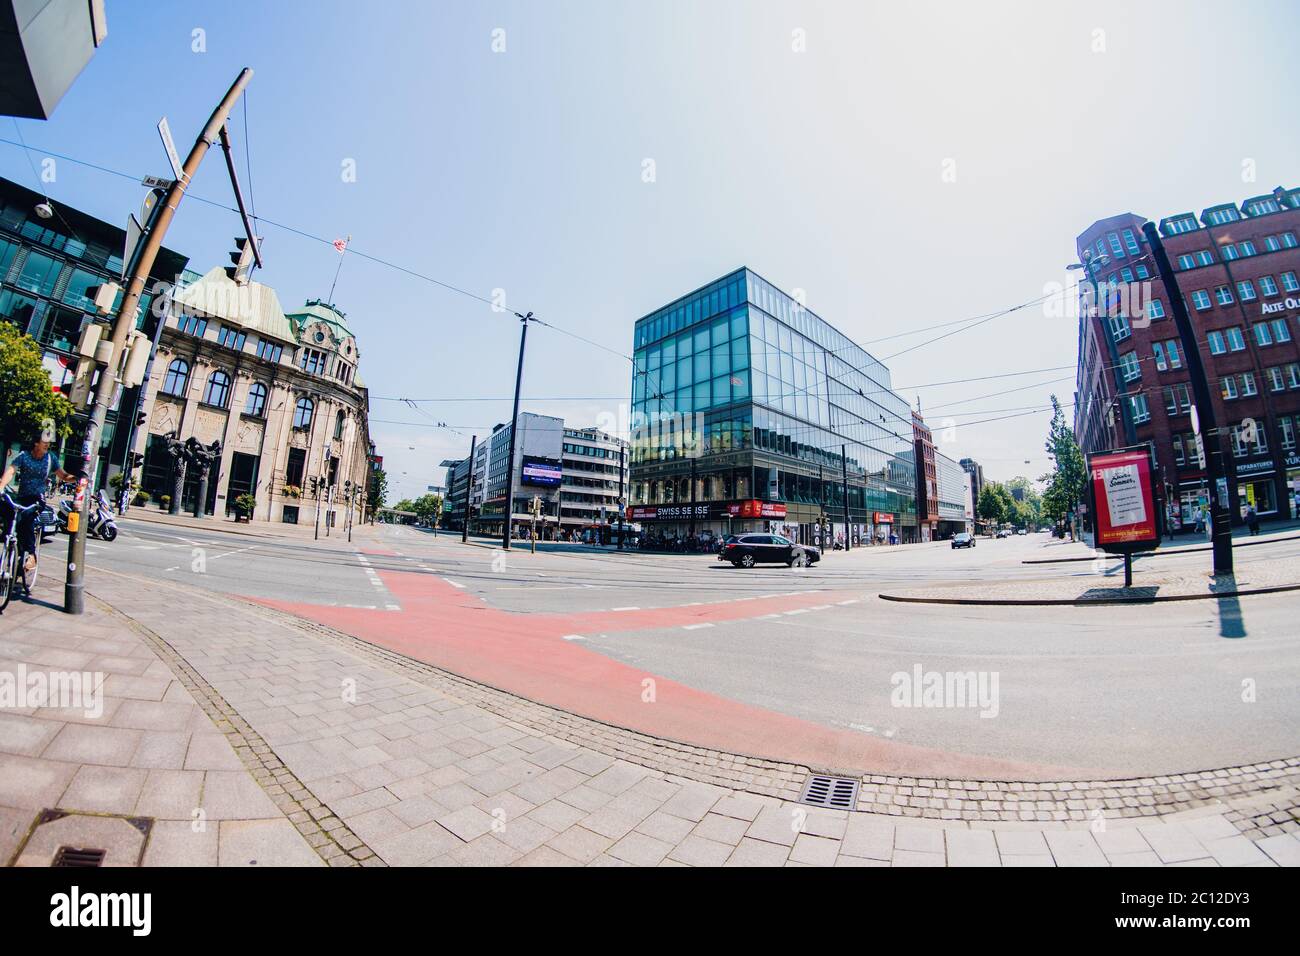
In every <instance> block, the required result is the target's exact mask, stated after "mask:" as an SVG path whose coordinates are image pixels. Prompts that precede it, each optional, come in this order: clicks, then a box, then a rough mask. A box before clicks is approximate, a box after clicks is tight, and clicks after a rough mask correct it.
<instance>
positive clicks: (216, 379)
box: [203, 369, 230, 408]
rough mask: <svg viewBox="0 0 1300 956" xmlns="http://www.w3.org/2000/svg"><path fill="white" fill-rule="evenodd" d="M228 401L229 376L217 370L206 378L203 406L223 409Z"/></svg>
mask: <svg viewBox="0 0 1300 956" xmlns="http://www.w3.org/2000/svg"><path fill="white" fill-rule="evenodd" d="M229 400H230V376H229V375H227V374H226V373H225V372H223V371H221V369H217V370H216V371H215V372H213V373H212V374H211V375H209V376H208V384H207V385H206V386H205V387H204V389H203V404H205V405H215V406H216V407H217V408H225V407H226V403H227V402H228V401H229Z"/></svg>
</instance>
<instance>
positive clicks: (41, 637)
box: [0, 602, 325, 866]
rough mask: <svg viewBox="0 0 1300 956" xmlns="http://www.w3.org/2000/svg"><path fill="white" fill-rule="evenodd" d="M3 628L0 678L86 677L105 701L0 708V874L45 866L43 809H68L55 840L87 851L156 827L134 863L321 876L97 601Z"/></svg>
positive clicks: (217, 735)
mask: <svg viewBox="0 0 1300 956" xmlns="http://www.w3.org/2000/svg"><path fill="white" fill-rule="evenodd" d="M0 622H2V623H3V626H4V633H5V637H4V638H3V643H2V644H0V679H7V680H10V681H13V682H15V684H14V686H15V687H16V684H17V681H18V680H19V678H20V677H23V678H27V679H29V678H30V676H31V675H32V674H33V673H37V672H39V673H41V674H42V675H43V676H45V677H47V678H48V677H51V676H54V677H59V678H60V679H61V680H63V681H65V682H67V683H65V686H71V683H70V682H71V681H74V680H81V679H83V678H84V682H83V683H81V684H80V686H81V687H83V688H87V689H93V690H94V691H96V692H98V694H99V697H98V701H97V702H96V701H95V700H94V695H89V696H83V697H81V698H80V699H77V700H75V701H65V702H63V703H64V704H66V706H53V705H54V704H56V703H59V701H54V700H45V701H42V702H40V705H30V703H29V706H24V707H13V708H10V707H7V706H6V707H2V708H0V864H4V863H10V862H15V861H17V860H18V859H19V858H20V857H23V856H25V857H26V859H27V860H31V859H33V858H34V856H39V857H40V858H41V859H42V860H45V859H46V858H48V856H49V852H47V851H48V850H50V849H51V848H49V847H44V843H45V842H48V839H49V838H50V836H49V835H47V833H46V831H45V827H47V826H50V824H46V825H45V826H42V827H40V828H39V829H38V827H37V822H38V818H39V817H40V815H41V813H42V811H45V810H62V811H67V812H68V814H69V815H67V816H64V817H62V819H60V820H59V821H58V827H59V829H58V830H57V831H49V832H50V834H53V835H55V836H57V838H58V842H60V843H76V845H83V846H99V845H100V842H102V841H103V840H104V839H105V836H104V834H103V833H101V832H100V830H102V829H103V824H104V822H105V821H109V820H112V819H113V818H139V817H144V818H147V821H148V823H149V824H150V829H149V835H148V839H147V840H146V841H144V843H143V856H142V857H140V858H139V859H132V860H131V861H130V862H128V863H127V864H126V865H135V864H136V863H137V862H140V863H142V864H143V865H145V866H158V865H161V866H215V865H218V864H220V865H232V866H250V865H259V866H267V865H271V866H276V865H294V866H299V865H323V864H324V862H325V861H324V859H323V858H322V857H321V855H320V854H319V853H317V852H316V851H315V850H314V849H312V847H311V845H310V844H309V843H308V842H307V841H306V840H305V839H304V838H303V837H302V835H300V834H299V833H298V832H297V830H295V828H294V826H293V825H292V824H291V823H290V822H289V820H288V819H287V817H286V815H285V813H284V811H282V810H281V809H280V808H279V807H277V806H276V804H275V803H274V802H273V801H272V800H271V799H270V798H269V797H268V795H267V793H266V792H265V791H264V790H263V788H262V787H261V786H260V785H259V784H258V782H257V781H256V780H255V778H254V775H253V774H252V773H251V772H250V770H249V768H248V767H246V766H245V764H244V763H243V762H242V761H241V760H240V757H239V756H238V754H237V753H236V750H235V749H234V747H233V746H232V743H231V741H230V739H229V738H228V737H227V735H226V734H224V733H223V732H222V730H221V728H220V727H219V726H218V725H217V724H215V723H214V722H213V720H212V719H210V718H209V716H208V715H207V714H206V713H205V712H204V710H203V708H202V707H201V706H200V703H199V702H198V700H196V698H195V696H194V695H193V694H192V693H191V690H192V688H191V687H190V686H189V685H188V684H187V683H186V682H185V681H184V680H183V678H182V676H181V675H178V674H176V673H174V672H173V671H172V669H171V668H170V667H169V666H168V664H167V663H166V662H165V661H164V660H163V659H162V658H161V657H160V656H159V655H158V654H157V653H156V652H155V650H154V648H153V647H151V646H150V645H149V643H148V641H147V640H145V639H144V638H142V637H141V636H140V635H139V634H137V633H136V632H134V631H132V629H131V628H130V627H128V626H127V624H126V622H125V620H124V619H123V618H121V617H119V616H116V615H114V614H112V613H110V612H108V611H106V610H104V609H103V608H101V607H100V606H98V605H97V604H95V603H93V602H92V603H91V604H90V606H89V607H87V609H86V613H85V614H84V615H82V616H79V617H69V616H67V615H64V614H62V613H61V612H59V611H52V610H50V609H48V608H44V607H41V606H39V605H36V604H22V603H14V604H11V605H10V606H9V607H8V608H7V609H6V610H5V612H4V616H3V618H0ZM24 683H25V684H26V686H27V687H29V688H30V687H31V686H32V685H31V684H30V683H26V681H24ZM28 700H29V702H30V698H28ZM131 832H137V831H135V830H132V831H131ZM33 841H35V842H33ZM97 841H98V842H97ZM24 846H26V850H24V849H23V848H24ZM38 846H39V847H42V851H41V853H39V854H37V853H36V852H35V851H36V848H37V847H38ZM53 849H57V847H53ZM136 856H138V854H137V855H136ZM40 865H48V864H47V863H45V862H42V863H41V864H40Z"/></svg>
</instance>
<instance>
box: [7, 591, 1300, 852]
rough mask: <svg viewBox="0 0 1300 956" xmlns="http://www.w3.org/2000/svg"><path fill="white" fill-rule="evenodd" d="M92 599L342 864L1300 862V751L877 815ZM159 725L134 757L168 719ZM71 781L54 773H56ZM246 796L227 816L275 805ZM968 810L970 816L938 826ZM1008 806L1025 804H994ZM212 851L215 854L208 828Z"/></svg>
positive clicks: (242, 618) (313, 646)
mask: <svg viewBox="0 0 1300 956" xmlns="http://www.w3.org/2000/svg"><path fill="white" fill-rule="evenodd" d="M94 593H95V595H96V596H97V597H98V598H100V599H103V600H105V601H108V602H110V603H111V604H112V605H113V606H115V607H116V608H118V609H119V613H120V614H122V615H123V616H124V617H123V618H122V619H121V621H120V622H119V624H118V626H119V628H124V627H125V628H128V629H129V630H130V631H131V633H135V634H140V635H144V637H145V640H146V641H147V642H148V643H149V644H150V646H151V647H156V648H158V656H159V657H160V659H161V660H163V661H165V662H166V665H167V666H168V667H170V668H172V669H173V670H174V671H175V672H176V673H178V674H181V675H184V677H185V682H184V683H185V687H186V689H187V690H190V692H191V693H193V694H194V695H195V699H196V700H199V701H201V702H206V704H207V705H208V706H209V707H211V708H212V709H211V711H210V712H211V713H213V714H214V717H215V722H212V721H209V722H210V723H212V724H213V727H214V728H215V730H216V731H217V732H219V733H221V734H223V735H224V736H225V737H226V738H227V739H229V740H234V741H236V744H235V746H234V747H233V750H234V752H235V753H236V755H237V756H238V757H239V758H240V759H241V760H243V761H244V762H245V763H246V764H247V765H249V766H253V767H254V768H256V769H254V771H253V773H252V775H251V776H252V779H254V780H256V781H257V783H258V784H259V785H260V787H261V788H262V789H263V790H264V791H265V792H266V795H268V796H269V797H270V798H271V801H272V803H273V804H274V805H276V806H278V807H280V808H281V810H282V811H285V812H286V816H287V822H288V823H289V824H291V825H292V826H293V827H294V828H296V831H297V833H298V834H299V835H300V836H302V837H303V838H304V839H305V840H306V842H307V843H308V844H309V845H310V846H312V847H313V848H314V849H315V854H316V858H317V859H318V860H323V861H325V862H329V863H332V864H337V862H338V861H339V859H340V856H342V857H343V858H345V859H347V860H349V861H351V862H357V861H358V860H357V857H358V856H360V857H362V858H363V860H364V863H365V864H366V865H374V864H383V863H387V864H392V865H496V866H501V865H520V866H531V865H597V866H620V865H642V866H649V865H657V866H667V865H696V866H719V865H725V866H782V865H821V866H828V865H838V866H853V865H868V866H869V865H893V866H942V865H968V866H969V865H974V866H993V865H1003V866H1020V865H1049V866H1051V865H1084V866H1104V865H1185V864H1195V865H1209V866H1218V865H1242V864H1245V863H1248V862H1254V863H1260V862H1262V863H1265V864H1266V865H1295V864H1296V860H1297V850H1296V849H1295V848H1296V847H1300V834H1298V833H1297V829H1300V809H1297V788H1296V783H1297V782H1298V781H1297V776H1298V775H1300V766H1298V763H1300V761H1297V760H1295V759H1292V760H1279V761H1275V762H1272V763H1269V764H1262V765H1256V766H1252V767H1246V768H1226V769H1223V770H1214V771H1205V772H1203V773H1197V774H1184V775H1175V776H1171V777H1163V778H1153V779H1150V780H1134V781H1079V782H1071V783H1039V784H1029V783H996V784H993V783H988V782H983V781H941V780H926V779H908V778H899V777H889V776H874V775H867V776H865V777H864V778H863V792H862V796H861V799H860V803H859V808H858V809H856V810H854V811H853V812H845V811H838V812H836V811H825V810H821V809H818V808H810V807H807V806H804V805H801V804H798V803H796V802H794V801H793V799H791V795H792V794H793V795H795V796H797V793H798V791H799V788H800V787H801V785H802V781H803V779H804V777H805V776H806V775H807V773H808V769H809V768H802V767H795V766H792V765H787V764H781V763H779V762H774V761H765V760H762V759H760V758H756V757H747V756H743V755H736V754H721V753H718V752H712V751H707V750H705V749H703V748H696V747H691V746H689V745H685V744H680V743H675V742H672V741H659V740H654V739H653V738H648V737H645V736H644V735H640V734H635V733H631V732H628V731H624V730H620V729H619V728H613V727H609V726H606V725H601V724H598V723H596V722H593V721H589V720H585V719H582V718H577V717H574V716H573V715H569V714H564V713H562V712H558V711H553V710H551V709H549V708H544V707H541V706H540V705H537V704H534V703H531V702H528V701H524V700H521V699H519V698H516V697H513V696H512V695H509V694H505V693H503V692H500V691H496V690H493V689H492V688H487V687H483V686H481V685H477V684H473V683H472V682H469V681H465V680H463V679H461V678H458V677H455V676H454V675H450V674H446V673H445V672H441V671H437V670H436V669H434V668H431V667H429V666H427V665H422V664H419V663H418V662H414V661H411V660H409V659H407V658H404V657H402V656H400V655H396V654H393V653H391V652H387V651H384V650H382V649H379V648H375V647H373V646H371V645H368V644H365V643H363V642H361V641H358V640H356V639H354V638H351V637H348V636H347V635H343V634H340V633H338V632H332V631H330V630H329V629H327V628H322V627H319V626H317V625H311V624H307V623H306V622H301V621H298V620H297V619H295V618H291V617H289V616H288V615H284V614H280V613H278V612H273V611H269V610H267V609H265V608H261V607H258V606H255V605H252V604H250V603H247V602H243V601H239V600H234V599H226V598H222V597H219V596H214V595H211V594H207V593H200V592H197V591H192V590H190V589H186V588H183V587H181V586H175V585H164V584H153V583H151V584H149V585H147V586H144V585H142V584H141V583H140V582H139V581H138V580H137V579H133V578H130V577H129V576H125V575H118V574H112V573H108V572H101V573H100V574H98V575H97V579H96V582H95V586H94ZM126 616H129V620H130V623H129V625H128V624H127V623H126ZM216 620H219V621H220V622H221V626H220V627H219V628H215V627H214V626H213V621H216ZM191 688H192V689H191ZM324 718H329V719H328V720H326V719H324ZM140 733H141V734H142V735H143V737H142V740H141V741H139V742H137V745H136V747H137V752H138V751H139V749H140V748H141V747H142V746H143V745H144V740H148V739H149V736H150V735H151V734H154V733H162V732H155V731H151V730H147V729H146V730H141V731H140ZM28 740H29V742H28V744H26V745H27V746H30V738H28ZM159 749H160V750H165V749H166V748H159ZM11 759H14V760H24V759H26V760H30V759H31V758H27V757H23V756H21V755H16V754H15V755H13V757H12V758H11ZM132 759H134V755H133V756H132ZM250 761H251V763H250ZM129 763H130V761H128V764H129ZM128 769H129V767H128ZM174 769H178V770H184V769H185V768H184V766H183V765H182V766H181V767H177V768H174ZM196 772H197V771H196ZM202 772H203V773H204V774H205V779H206V775H214V774H219V773H222V771H220V770H204V771H202ZM226 772H227V773H231V772H232V771H226ZM2 778H3V775H2V774H0V779H2ZM215 779H220V778H215ZM70 783H71V778H69V779H68V780H66V781H65V780H61V779H59V777H58V775H57V774H55V775H54V776H53V778H51V779H47V780H45V782H44V786H45V787H47V788H53V787H57V786H59V785H60V784H62V786H63V787H64V788H66V787H67V786H68V785H69V784H70ZM147 783H148V778H147V776H146V778H145V783H143V784H142V785H141V793H142V794H143V792H144V788H145V785H146V784H147ZM119 784H120V785H127V786H133V782H131V783H127V782H126V778H123V779H122V781H119ZM172 785H173V786H179V782H174V783H172ZM158 787H160V788H162V789H163V790H164V791H165V790H166V782H163V781H159V782H158ZM237 790H238V788H232V792H230V793H226V794H224V795H223V798H222V801H221V802H219V803H218V804H217V806H218V807H220V808H225V807H230V808H232V810H233V812H239V810H238V808H240V807H241V806H244V805H245V804H243V803H242V802H241V801H245V800H247V801H249V804H248V805H249V806H251V807H253V808H254V809H253V810H251V811H250V812H257V811H256V809H255V808H256V807H258V806H261V804H260V803H259V801H257V798H256V797H255V796H254V795H252V793H251V792H249V791H247V790H242V791H238V792H235V791H237ZM1127 791H1132V792H1133V794H1134V795H1133V796H1132V798H1131V800H1132V802H1133V804H1134V805H1133V806H1129V805H1128V803H1127V802H1126V801H1127V800H1129V799H1130V798H1129V797H1128V796H1127ZM1215 791H1217V792H1215ZM939 794H944V795H942V796H940V795H939ZM1013 795H1014V796H1013ZM1165 795H1169V799H1167V800H1164V801H1163V802H1162V801H1161V799H1160V798H1161V797H1163V796H1165ZM1139 797H1150V802H1147V803H1143V802H1141V801H1140V800H1139ZM137 799H139V798H137ZM290 799H292V800H293V801H294V803H293V809H287V807H288V804H287V801H288V800H290ZM1117 800H1118V801H1119V804H1118V805H1117V806H1112V805H1109V804H1107V802H1106V801H1112V802H1113V801H1117ZM932 801H939V803H940V804H942V805H943V809H940V807H937V806H933V805H931V802H932ZM948 801H953V802H954V803H955V804H956V809H955V810H951V811H950V812H954V813H956V814H958V815H957V816H956V817H949V818H944V817H942V816H941V814H942V812H943V811H944V810H947V809H948ZM990 801H993V802H998V803H1017V804H1019V803H1024V804H1025V805H1026V809H1024V810H1010V811H1007V810H997V811H991V810H990V811H986V810H984V809H982V805H983V804H985V803H988V802H990ZM1071 803H1074V804H1076V806H1071ZM1058 804H1059V805H1060V807H1061V809H1059V810H1053V809H1038V808H1039V806H1041V805H1046V806H1049V807H1055V806H1056V805H1058ZM1031 805H1032V806H1033V808H1034V809H1032V810H1030V809H1027V807H1028V806H1031ZM0 809H2V808H0ZM1144 809H1145V810H1149V811H1150V812H1149V813H1145V814H1144V813H1143V812H1142V811H1143V810H1144ZM1125 810H1137V811H1138V812H1137V814H1135V815H1133V816H1131V817H1126V816H1125V815H1124V811H1125ZM931 811H933V812H932V813H931ZM986 812H990V813H996V814H998V817H997V818H995V819H985V818H984V817H983V816H982V815H983V814H984V813H986ZM963 813H966V814H973V815H969V816H962V814H963ZM1004 813H1011V817H1010V818H1007V819H1004V818H1002V817H1001V814H1004ZM1025 814H1028V816H1026V815H1025ZM1040 815H1045V816H1040ZM5 819H6V818H5V817H4V816H2V815H0V824H3V822H4V821H5ZM1139 824H1140V826H1139ZM218 826H219V827H221V828H222V829H221V831H220V834H219V836H220V837H221V838H222V839H224V838H225V827H226V821H220V822H219V824H218ZM247 830H253V832H264V833H265V834H266V845H268V846H271V847H273V848H274V847H279V846H280V844H279V843H278V840H279V839H280V838H281V837H282V836H283V834H284V833H285V832H286V831H285V830H284V828H283V827H279V828H271V827H265V828H261V830H260V831H259V830H258V829H257V828H241V829H239V830H232V831H231V850H230V851H228V852H227V853H226V854H225V856H224V857H223V855H222V852H221V844H220V841H219V842H218V844H217V847H216V861H217V862H218V863H223V864H224V863H227V862H232V861H235V860H237V859H238V858H239V857H240V856H241V855H243V856H250V854H248V853H247V852H246V851H245V850H244V849H243V846H244V842H245V841H246V840H247V839H248V835H247V832H246V831H247ZM1252 834H1254V836H1253V837H1252ZM169 840H174V834H173V833H171V832H169V833H168V835H167V836H166V837H165V838H163V839H160V842H159V844H158V845H159V847H160V850H159V858H160V859H165V858H166V853H167V852H168V847H169V843H168V841H169ZM1247 845H1249V847H1247ZM203 849H204V852H206V853H207V854H208V859H209V860H210V859H211V853H212V848H211V846H210V838H209V840H208V842H207V844H205V846H204V847H203ZM280 852H287V851H285V850H283V849H281V851H280ZM196 856H197V853H196Z"/></svg>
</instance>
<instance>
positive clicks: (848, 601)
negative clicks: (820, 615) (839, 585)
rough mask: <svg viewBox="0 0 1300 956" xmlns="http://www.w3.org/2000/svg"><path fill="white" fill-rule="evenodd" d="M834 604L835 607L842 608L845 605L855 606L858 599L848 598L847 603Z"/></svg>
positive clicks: (837, 602)
mask: <svg viewBox="0 0 1300 956" xmlns="http://www.w3.org/2000/svg"><path fill="white" fill-rule="evenodd" d="M835 603H836V604H837V605H839V606H840V607H844V606H845V605H848V604H857V603H858V599H857V598H849V599H848V600H847V601H836V602H835Z"/></svg>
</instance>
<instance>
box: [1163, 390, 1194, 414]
mask: <svg viewBox="0 0 1300 956" xmlns="http://www.w3.org/2000/svg"><path fill="white" fill-rule="evenodd" d="M1191 408H1192V393H1191V390H1190V389H1189V388H1188V387H1187V383H1186V382H1179V383H1178V384H1177V385H1166V386H1165V411H1166V412H1168V413H1169V414H1170V415H1186V414H1187V413H1188V412H1189V411H1191Z"/></svg>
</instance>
